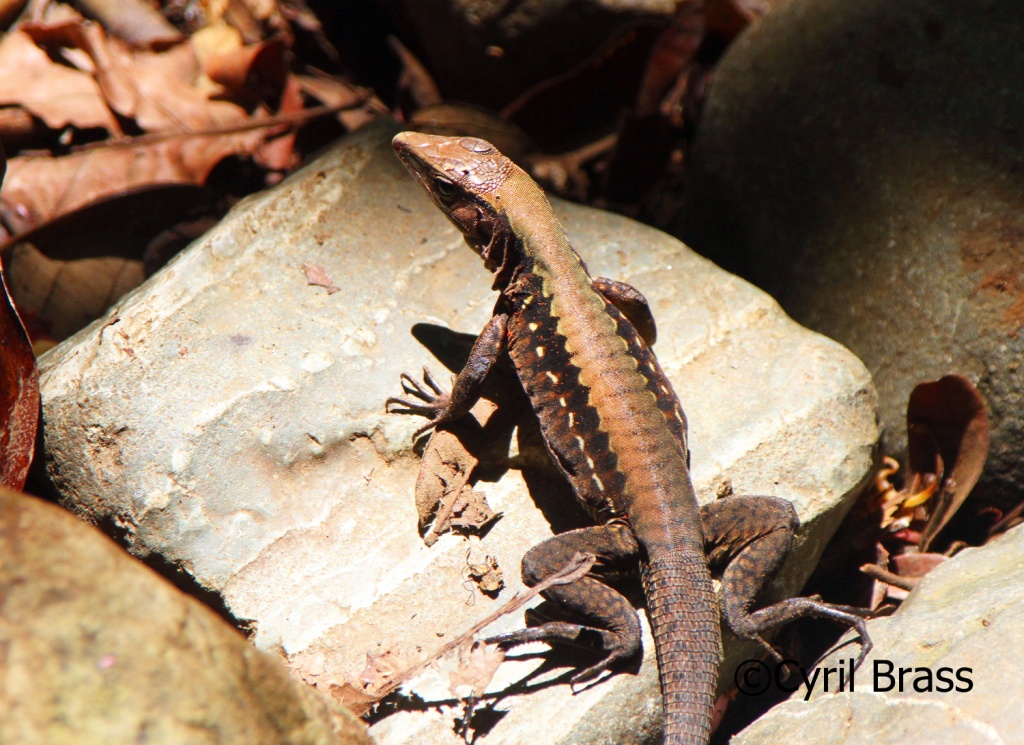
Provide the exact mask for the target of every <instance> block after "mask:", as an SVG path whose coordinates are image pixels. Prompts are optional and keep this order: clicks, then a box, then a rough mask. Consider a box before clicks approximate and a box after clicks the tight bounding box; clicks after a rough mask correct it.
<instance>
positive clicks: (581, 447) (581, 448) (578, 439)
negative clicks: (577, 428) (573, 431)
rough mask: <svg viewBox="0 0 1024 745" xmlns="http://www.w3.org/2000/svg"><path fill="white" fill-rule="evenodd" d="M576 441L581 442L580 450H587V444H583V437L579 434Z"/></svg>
mask: <svg viewBox="0 0 1024 745" xmlns="http://www.w3.org/2000/svg"><path fill="white" fill-rule="evenodd" d="M576 442H578V443H579V444H580V450H585V449H586V446H585V445H584V444H583V438H582V437H580V436H579V435H576ZM587 460H590V459H589V458H588V459H587Z"/></svg>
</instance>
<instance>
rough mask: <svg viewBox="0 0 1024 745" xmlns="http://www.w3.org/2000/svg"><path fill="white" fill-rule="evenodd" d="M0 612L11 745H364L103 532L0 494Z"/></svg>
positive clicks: (344, 722)
mask: <svg viewBox="0 0 1024 745" xmlns="http://www.w3.org/2000/svg"><path fill="white" fill-rule="evenodd" d="M0 607H2V612H0V654H2V663H0V710H2V711H3V712H4V715H3V717H0V742H2V743H4V744H5V745H35V744H36V743H46V744H47V745H64V743H67V744H68V745H93V744H94V743H95V745H134V744H135V743H143V742H144V743H152V745H179V744H180V743H189V744H190V745H371V740H370V737H369V735H367V734H366V728H365V726H364V725H363V723H362V722H360V721H359V720H357V719H356V718H355V717H354V716H352V714H350V713H349V712H348V711H346V710H344V709H343V708H342V707H341V706H339V705H337V704H335V703H334V702H332V701H330V700H328V699H325V697H323V696H320V695H319V694H317V693H316V691H313V690H311V689H310V688H308V687H307V686H304V685H302V683H300V682H298V681H297V680H295V679H294V678H293V677H292V676H290V675H289V674H288V671H287V670H286V669H285V667H284V666H283V665H282V664H281V662H280V660H277V659H274V658H273V657H272V656H271V655H268V654H266V653H264V652H261V651H259V650H257V649H253V648H252V646H251V645H249V644H248V643H247V642H246V641H245V639H243V638H242V636H241V635H240V634H239V633H238V632H237V631H236V630H235V629H233V628H232V627H231V626H230V625H229V624H228V623H227V622H225V621H224V619H223V618H220V617H218V616H217V615H216V614H215V613H214V612H213V611H211V610H210V609H209V608H207V607H206V606H205V605H203V604H202V603H200V602H199V601H197V600H195V599H194V598H190V597H188V596H187V595H184V594H183V593H182V592H180V591H179V590H178V589H177V588H175V587H174V586H173V585H171V584H170V583H169V582H167V581H166V580H164V579H163V578H162V577H160V576H158V575H157V574H156V573H155V572H153V571H152V570H150V569H147V568H146V567H144V566H142V565H141V564H140V563H139V562H138V561H136V560H135V559H133V558H132V557H130V556H129V555H128V554H126V553H125V552H124V549H122V548H120V547H119V546H117V545H115V544H114V543H113V542H112V541H111V540H110V539H109V538H107V537H106V536H103V535H101V534H100V532H99V531H98V530H96V529H95V528H93V527H92V526H89V525H85V524H84V523H82V521H81V520H78V519H76V518H75V517H74V516H73V515H71V514H69V513H68V512H67V511H66V510H63V509H61V508H60V507H57V506H55V505H53V504H51V503H48V502H44V501H42V500H40V499H36V498H34V497H28V496H25V495H23V494H17V493H15V492H12V491H10V490H8V489H4V488H0Z"/></svg>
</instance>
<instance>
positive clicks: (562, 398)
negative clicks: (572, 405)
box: [558, 396, 566, 406]
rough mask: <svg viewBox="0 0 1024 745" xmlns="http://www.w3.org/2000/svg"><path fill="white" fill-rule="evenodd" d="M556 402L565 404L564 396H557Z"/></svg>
mask: <svg viewBox="0 0 1024 745" xmlns="http://www.w3.org/2000/svg"><path fill="white" fill-rule="evenodd" d="M558 403H560V404H562V406H565V405H566V403H565V396H559V397H558Z"/></svg>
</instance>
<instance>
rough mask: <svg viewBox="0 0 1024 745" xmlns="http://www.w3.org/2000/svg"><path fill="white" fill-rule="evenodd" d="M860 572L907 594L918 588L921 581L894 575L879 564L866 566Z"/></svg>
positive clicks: (918, 578)
mask: <svg viewBox="0 0 1024 745" xmlns="http://www.w3.org/2000/svg"><path fill="white" fill-rule="evenodd" d="M860 570H861V571H862V572H863V573H864V574H866V575H868V576H869V577H871V578H872V579H877V580H879V581H881V582H885V583H886V584H888V585H892V586H893V587H898V588H900V589H901V590H906V591H907V592H909V591H910V590H913V589H914V588H915V587H917V583H918V582H920V581H921V578H920V577H901V576H900V575H898V574H893V573H892V572H890V571H889V570H888V569H884V568H882V567H880V566H878V564H865V565H863V566H862V567H861V568H860Z"/></svg>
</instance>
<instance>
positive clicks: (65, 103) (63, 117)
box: [0, 30, 121, 135]
mask: <svg viewBox="0 0 1024 745" xmlns="http://www.w3.org/2000/svg"><path fill="white" fill-rule="evenodd" d="M0 105H19V106H22V107H24V108H25V109H27V110H28V111H30V112H31V113H33V114H34V115H36V116H37V117H39V118H40V119H42V120H43V121H44V122H46V124H47V126H49V127H50V128H51V129H56V130H59V129H62V128H64V127H66V126H69V125H71V126H75V127H78V128H80V129H90V128H96V127H99V128H102V129H105V130H107V131H108V132H110V133H111V134H115V135H120V134H121V127H120V125H119V124H118V123H117V120H116V119H115V118H114V115H113V113H111V111H110V109H109V108H108V107H107V105H106V102H105V99H104V96H103V92H102V91H101V90H100V86H99V84H98V83H97V82H96V80H95V79H94V78H93V77H92V75H90V74H88V73H85V72H82V71H81V70H73V69H71V68H70V67H66V66H64V65H60V64H57V63H56V62H54V61H53V60H51V59H50V58H49V56H48V55H47V54H46V52H44V51H43V50H42V49H40V48H39V47H38V46H37V45H36V43H35V42H34V41H33V40H32V37H30V36H29V35H28V34H27V33H26V32H25V31H23V30H17V31H11V32H9V33H7V34H6V35H4V37H3V39H2V40H0Z"/></svg>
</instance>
